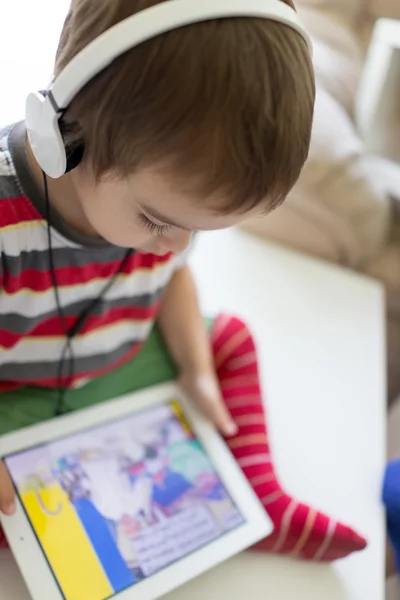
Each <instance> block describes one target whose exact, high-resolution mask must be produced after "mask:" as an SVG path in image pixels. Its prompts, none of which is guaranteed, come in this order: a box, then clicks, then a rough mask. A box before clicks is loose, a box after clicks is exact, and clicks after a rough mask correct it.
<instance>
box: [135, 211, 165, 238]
mask: <svg viewBox="0 0 400 600" xmlns="http://www.w3.org/2000/svg"><path fill="white" fill-rule="evenodd" d="M139 219H140V221H141V223H142V225H143V227H144V228H145V229H147V231H150V232H151V233H154V234H156V235H164V233H166V232H167V231H169V230H170V229H171V225H157V223H153V221H150V219H148V218H147V217H146V215H143V214H141V215H139Z"/></svg>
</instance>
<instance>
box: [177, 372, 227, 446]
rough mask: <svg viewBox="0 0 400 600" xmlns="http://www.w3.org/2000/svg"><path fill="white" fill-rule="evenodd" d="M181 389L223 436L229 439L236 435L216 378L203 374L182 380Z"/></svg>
mask: <svg viewBox="0 0 400 600" xmlns="http://www.w3.org/2000/svg"><path fill="white" fill-rule="evenodd" d="M182 387H183V389H184V391H186V392H187V394H188V395H189V397H191V398H192V399H193V400H194V401H195V402H196V404H197V405H198V406H199V407H200V408H201V409H202V410H203V412H204V414H205V415H206V416H207V417H208V418H209V419H210V421H211V422H212V423H214V425H216V427H217V428H218V429H219V430H220V431H221V433H222V434H223V435H225V436H227V437H231V436H232V435H235V433H237V426H236V423H235V422H234V421H233V419H232V417H231V414H230V412H229V410H228V409H227V407H226V405H225V402H224V399H223V398H222V394H221V390H220V388H219V385H218V382H217V379H216V377H213V376H212V375H210V374H203V375H197V376H194V377H191V378H183V380H182Z"/></svg>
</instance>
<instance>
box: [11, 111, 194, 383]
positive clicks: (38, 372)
mask: <svg viewBox="0 0 400 600" xmlns="http://www.w3.org/2000/svg"><path fill="white" fill-rule="evenodd" d="M51 212H52V217H51V236H52V247H53V262H54V273H55V278H56V281H57V287H58V290H59V297H60V303H61V308H62V313H63V315H64V323H63V322H62V319H60V315H59V312H58V308H57V303H56V298H55V292H54V288H53V284H52V277H51V271H50V267H49V248H48V238H47V222H46V220H45V218H44V215H45V214H46V213H45V199H44V197H43V195H42V193H41V191H40V189H39V188H38V187H37V185H36V183H35V180H34V178H33V176H32V173H31V171H30V168H29V165H28V161H27V156H26V149H25V126H24V124H23V123H19V124H17V125H14V126H10V127H7V128H5V129H2V130H0V391H4V390H9V389H13V388H15V387H19V386H24V385H39V386H45V387H57V386H58V385H59V384H60V380H59V363H60V359H61V355H62V353H63V350H64V347H65V341H66V338H65V326H66V327H67V329H68V330H69V329H70V328H71V327H73V325H74V323H75V322H76V321H77V319H78V317H79V315H80V314H81V313H82V311H83V310H85V307H87V306H88V304H89V303H90V302H92V301H93V299H94V298H97V297H98V296H99V294H101V292H102V290H103V289H104V287H105V285H106V284H107V282H108V281H109V280H110V278H111V277H112V276H113V275H114V274H115V273H116V272H117V271H118V268H119V267H120V265H121V263H122V261H123V258H124V256H125V254H126V250H125V249H123V248H119V247H117V246H113V245H110V244H108V243H106V242H104V241H101V240H95V239H92V238H90V237H86V236H84V235H82V234H80V233H77V232H76V231H74V230H72V229H71V228H69V227H68V225H67V224H66V223H65V222H64V221H63V219H62V218H61V216H60V215H59V214H58V213H57V211H56V210H55V209H54V208H53V209H52V211H51ZM184 259H185V257H184V255H182V256H181V255H174V254H172V253H170V254H167V255H165V256H162V257H159V256H154V255H152V254H142V253H140V252H133V253H132V255H131V256H130V257H129V258H128V260H126V261H125V263H124V266H123V269H122V271H121V272H120V273H119V274H118V275H117V277H116V280H115V282H114V284H113V285H112V287H111V288H110V290H109V291H108V292H107V293H106V294H105V295H104V297H103V298H102V299H101V301H100V302H99V303H98V304H97V305H96V306H95V309H94V310H93V312H91V313H90V315H89V317H88V318H87V319H86V320H85V322H84V324H83V327H82V329H80V330H79V332H78V334H77V335H76V336H75V337H74V338H73V340H72V342H71V344H72V348H73V360H74V365H73V376H72V379H71V380H70V379H68V384H69V385H71V386H72V387H76V386H79V385H82V384H84V383H85V382H87V381H88V380H90V379H92V378H94V377H96V376H98V375H101V374H104V373H106V372H108V371H109V370H112V369H114V368H116V367H117V366H119V365H121V364H123V363H124V362H126V361H127V360H129V359H131V358H132V357H133V356H134V355H135V353H136V352H137V351H138V350H139V349H140V347H141V345H142V344H143V342H144V341H145V340H146V338H147V337H148V335H149V332H150V330H151V328H152V325H153V323H154V319H155V317H156V314H157V308H158V304H159V299H160V296H161V294H162V291H163V289H164V288H165V286H166V285H167V283H168V281H169V280H170V278H171V276H172V274H173V273H174V271H175V270H176V269H177V268H179V267H180V266H182V264H183V262H184ZM69 360H70V359H69ZM65 367H66V368H65V371H66V372H68V365H65ZM66 377H67V375H66ZM64 384H65V383H64Z"/></svg>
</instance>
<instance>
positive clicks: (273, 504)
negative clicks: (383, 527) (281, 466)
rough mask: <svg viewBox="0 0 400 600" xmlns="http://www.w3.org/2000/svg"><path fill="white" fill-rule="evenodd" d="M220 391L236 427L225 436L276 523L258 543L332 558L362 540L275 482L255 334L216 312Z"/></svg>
mask: <svg viewBox="0 0 400 600" xmlns="http://www.w3.org/2000/svg"><path fill="white" fill-rule="evenodd" d="M211 340H212V345H213V351H214V357H215V366H216V369H217V372H218V376H219V379H220V383H221V389H222V393H223V396H224V398H225V400H226V403H227V406H228V408H229V410H230V411H231V414H232V416H233V418H234V419H235V421H236V423H237V425H238V426H239V432H238V434H237V435H236V436H235V437H234V438H231V439H229V440H228V441H227V443H228V445H229V447H230V449H231V451H232V453H233V455H234V456H235V458H236V459H237V461H238V463H239V465H240V466H241V468H242V470H243V472H244V474H245V475H246V477H247V478H248V479H249V481H250V483H251V484H252V486H253V488H254V490H255V492H256V493H257V495H258V497H259V498H260V500H261V502H262V503H263V505H264V506H265V509H266V511H267V512H268V514H269V515H270V517H271V519H272V521H273V522H274V524H275V531H274V533H273V534H272V535H271V536H269V537H268V538H267V539H265V540H264V541H263V542H261V543H260V544H259V545H258V549H261V550H263V549H264V550H271V551H274V552H282V553H287V554H291V555H293V556H301V557H303V558H312V559H315V560H333V559H336V558H341V557H343V556H346V555H347V554H349V553H350V552H353V551H355V550H361V549H363V548H364V547H365V546H366V541H365V540H364V539H363V538H362V537H360V536H359V535H358V534H357V533H356V532H355V531H353V530H352V529H351V528H349V527H347V526H345V525H342V524H340V523H337V522H336V521H334V520H333V519H331V518H329V517H327V516H325V515H323V514H322V513H320V512H318V511H316V510H314V509H312V508H309V507H308V506H306V505H304V504H301V503H299V502H297V501H296V500H295V499H293V498H292V497H291V496H289V495H288V494H287V493H286V492H285V491H284V490H283V489H282V487H281V485H280V483H279V482H278V480H277V478H276V475H275V471H274V466H273V462H272V458H271V455H270V447H269V443H268V437H267V431H266V418H265V412H264V406H263V401H262V397H261V390H260V382H259V373H258V364H257V356H256V348H255V344H254V340H253V338H252V336H251V333H250V332H249V330H248V328H247V327H246V325H245V324H244V323H243V322H242V321H240V320H239V319H236V318H233V317H227V316H220V317H219V318H218V319H217V321H216V322H215V324H214V327H213V330H212V332H211Z"/></svg>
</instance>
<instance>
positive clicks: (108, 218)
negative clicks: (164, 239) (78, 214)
mask: <svg viewBox="0 0 400 600" xmlns="http://www.w3.org/2000/svg"><path fill="white" fill-rule="evenodd" d="M82 205H83V209H84V212H85V214H86V217H87V219H88V221H89V222H90V224H91V226H92V227H93V229H94V230H95V231H96V233H97V234H98V235H99V236H100V237H102V238H104V239H105V240H107V241H108V242H110V243H111V244H114V245H115V246H123V247H126V248H134V247H139V246H142V245H143V244H145V243H146V242H147V241H148V240H149V233H148V232H146V231H144V230H143V228H142V227H141V225H140V223H138V222H137V220H136V219H135V217H134V216H133V215H132V213H131V211H129V210H127V209H126V203H124V202H121V201H120V200H119V199H118V197H114V198H112V199H111V200H110V195H109V194H108V193H107V194H103V193H101V192H100V190H87V193H86V194H85V197H84V199H82Z"/></svg>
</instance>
